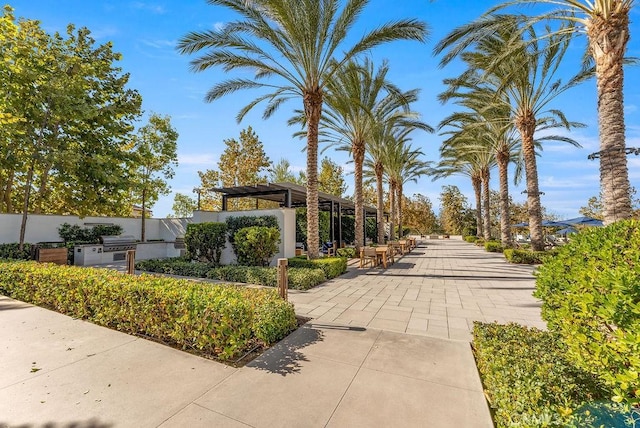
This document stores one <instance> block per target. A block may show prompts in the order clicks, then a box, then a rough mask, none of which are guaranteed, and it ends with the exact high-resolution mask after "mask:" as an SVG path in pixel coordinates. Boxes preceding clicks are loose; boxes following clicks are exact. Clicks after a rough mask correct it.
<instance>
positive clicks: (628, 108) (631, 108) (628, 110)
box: [624, 104, 638, 113]
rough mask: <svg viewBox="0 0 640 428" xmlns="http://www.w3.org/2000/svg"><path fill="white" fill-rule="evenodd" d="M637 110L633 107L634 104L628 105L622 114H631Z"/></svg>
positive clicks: (636, 107)
mask: <svg viewBox="0 0 640 428" xmlns="http://www.w3.org/2000/svg"><path fill="white" fill-rule="evenodd" d="M637 110H638V106H636V105H634V104H628V105H626V106H624V112H625V113H633V112H635V111H637Z"/></svg>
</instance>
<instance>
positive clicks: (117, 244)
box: [100, 235, 136, 253]
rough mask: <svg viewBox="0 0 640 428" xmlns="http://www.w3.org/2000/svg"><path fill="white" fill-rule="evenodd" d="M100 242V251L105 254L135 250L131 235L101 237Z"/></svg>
mask: <svg viewBox="0 0 640 428" xmlns="http://www.w3.org/2000/svg"><path fill="white" fill-rule="evenodd" d="M100 241H102V251H104V252H105V253H113V252H116V251H127V250H135V249H136V238H134V237H133V236H131V235H119V236H101V237H100Z"/></svg>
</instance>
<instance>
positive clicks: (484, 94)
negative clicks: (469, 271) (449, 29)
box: [440, 87, 539, 247]
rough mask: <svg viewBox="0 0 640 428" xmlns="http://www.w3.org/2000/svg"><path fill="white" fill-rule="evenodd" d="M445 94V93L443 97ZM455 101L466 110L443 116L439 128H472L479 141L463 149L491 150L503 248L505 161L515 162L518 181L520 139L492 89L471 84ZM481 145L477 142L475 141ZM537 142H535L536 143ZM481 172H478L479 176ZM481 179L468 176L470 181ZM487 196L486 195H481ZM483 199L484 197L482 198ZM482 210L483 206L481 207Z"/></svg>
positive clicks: (506, 237) (506, 234) (507, 227)
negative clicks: (496, 168)
mask: <svg viewBox="0 0 640 428" xmlns="http://www.w3.org/2000/svg"><path fill="white" fill-rule="evenodd" d="M447 95H448V96H447ZM448 98H451V94H447V93H445V94H443V95H442V97H441V99H443V100H445V101H446V100H447V99H448ZM457 98H458V100H457V101H456V104H457V105H459V106H462V107H464V108H465V110H466V111H463V112H458V113H454V114H452V115H450V116H448V117H447V118H445V119H444V120H443V121H442V122H441V125H440V127H441V128H442V127H444V126H447V125H449V126H453V128H454V130H455V129H459V130H461V131H462V130H467V129H473V128H475V129H476V132H477V133H478V135H479V136H480V140H479V141H478V142H476V143H475V144H474V142H473V141H472V142H471V145H470V146H469V145H467V146H466V147H465V150H464V151H469V150H471V151H478V152H480V153H483V152H484V151H486V150H487V149H489V150H491V151H493V156H494V158H495V163H496V164H497V166H498V174H499V183H500V184H499V187H500V208H499V211H500V240H501V242H502V245H503V246H505V247H509V246H511V224H510V218H509V217H510V214H509V172H508V167H509V163H511V162H514V163H515V164H516V174H515V182H516V184H517V183H518V182H519V180H520V178H521V175H522V156H521V145H520V140H519V139H518V138H517V137H516V135H515V134H516V130H515V128H514V125H513V122H512V121H511V120H510V109H509V107H508V104H507V102H501V103H500V102H498V103H496V102H495V95H494V91H493V90H492V89H490V88H487V87H475V88H473V89H472V90H471V91H469V92H465V93H460V94H458V95H457ZM480 142H481V143H482V144H478V143H480ZM538 144H539V143H538ZM480 174H481V172H478V175H480ZM473 180H478V181H482V179H481V178H479V177H477V178H476V177H475V176H472V181H473ZM474 189H477V190H476V192H477V193H476V199H477V200H478V199H479V196H478V193H479V192H480V189H479V185H477V187H476V184H475V183H474ZM485 196H486V198H488V196H489V195H485ZM485 202H486V199H485ZM485 209H486V208H485ZM476 211H477V213H476V219H477V221H480V220H479V219H480V218H481V214H480V208H479V207H478V208H477V210H476Z"/></svg>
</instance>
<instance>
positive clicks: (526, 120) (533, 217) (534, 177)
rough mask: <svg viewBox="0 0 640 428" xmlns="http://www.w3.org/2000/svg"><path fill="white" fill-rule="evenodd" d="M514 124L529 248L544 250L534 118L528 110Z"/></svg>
mask: <svg viewBox="0 0 640 428" xmlns="http://www.w3.org/2000/svg"><path fill="white" fill-rule="evenodd" d="M516 122H517V123H516V126H517V128H518V131H519V132H520V138H521V140H522V154H523V158H524V170H525V175H526V180H527V211H528V214H529V232H530V234H531V248H532V249H533V250H534V251H542V250H544V237H543V236H542V209H541V207H540V190H539V187H538V166H537V163H536V152H535V146H534V142H533V134H534V132H535V127H536V119H535V117H534V116H533V113H531V112H529V113H527V114H523V115H522V116H520V117H518V118H517V120H516Z"/></svg>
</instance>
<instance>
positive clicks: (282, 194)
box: [207, 183, 378, 248]
mask: <svg viewBox="0 0 640 428" xmlns="http://www.w3.org/2000/svg"><path fill="white" fill-rule="evenodd" d="M207 190H210V191H213V192H218V193H221V194H222V211H227V202H228V200H229V199H232V198H256V199H262V200H266V201H272V202H277V203H278V204H279V205H280V207H282V208H302V207H306V206H307V188H306V187H304V186H300V185H298V184H294V183H265V184H254V185H250V186H235V187H220V188H211V189H207ZM318 208H319V209H320V210H321V211H328V212H329V213H330V215H329V218H330V219H331V221H329V236H330V237H331V241H332V242H334V241H337V243H338V248H340V247H341V246H342V222H341V219H342V215H355V211H356V206H355V203H354V202H353V201H350V200H349V199H344V198H339V197H337V196H334V195H331V194H329V193H324V192H318ZM362 211H363V215H364V218H365V220H366V218H367V217H372V218H377V212H378V210H377V209H376V208H373V207H368V206H364V207H363V209H362ZM336 217H337V218H336ZM336 229H337V230H336ZM336 232H337V233H336ZM336 235H337V236H336Z"/></svg>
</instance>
